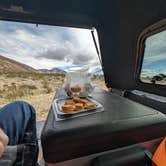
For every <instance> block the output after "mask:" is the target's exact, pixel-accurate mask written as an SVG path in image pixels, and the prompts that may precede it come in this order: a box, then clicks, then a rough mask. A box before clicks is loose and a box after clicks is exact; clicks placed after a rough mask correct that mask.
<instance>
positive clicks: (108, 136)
mask: <svg viewBox="0 0 166 166" xmlns="http://www.w3.org/2000/svg"><path fill="white" fill-rule="evenodd" d="M58 93H59V92H58ZM56 97H57V96H56ZM93 97H94V98H95V99H96V100H97V101H98V102H100V103H101V104H102V105H103V106H104V109H105V111H103V112H98V113H95V114H90V115H88V116H82V117H77V118H73V119H68V120H65V121H58V122H57V121H55V117H54V113H53V110H52V108H51V109H50V112H49V115H48V117H47V120H46V123H45V126H44V128H43V131H42V136H41V140H42V147H43V153H44V159H45V161H46V162H48V163H57V162H61V161H65V160H69V159H74V158H78V157H82V156H86V155H90V154H94V153H99V152H103V151H107V150H111V149H115V148H119V147H123V146H128V145H132V144H136V143H139V142H144V141H148V140H152V139H155V138H158V137H162V136H165V135H166V116H165V115H164V114H162V113H160V112H158V111H156V110H154V109H152V108H149V107H146V106H143V105H141V104H138V103H136V102H133V101H131V100H129V99H126V98H123V97H121V96H118V95H115V94H111V93H108V92H105V91H103V90H100V89H95V91H94V93H93Z"/></svg>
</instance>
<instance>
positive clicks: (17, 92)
mask: <svg viewBox="0 0 166 166" xmlns="http://www.w3.org/2000/svg"><path fill="white" fill-rule="evenodd" d="M36 89H37V87H36V86H35V85H27V84H24V85H16V84H15V83H11V85H6V84H4V85H3V89H1V91H0V93H1V94H3V97H4V98H6V99H8V100H10V101H11V100H15V99H18V98H20V97H23V96H27V95H33V94H34V92H33V91H34V90H36Z"/></svg>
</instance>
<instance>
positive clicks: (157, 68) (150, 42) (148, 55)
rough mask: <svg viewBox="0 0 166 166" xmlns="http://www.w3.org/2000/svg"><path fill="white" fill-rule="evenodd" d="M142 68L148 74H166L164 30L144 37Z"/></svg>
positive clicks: (165, 36) (165, 34) (165, 39)
mask: <svg viewBox="0 0 166 166" xmlns="http://www.w3.org/2000/svg"><path fill="white" fill-rule="evenodd" d="M142 70H143V72H142V73H143V74H146V75H149V76H154V75H156V74H159V73H164V74H166V31H162V32H160V33H157V34H155V35H152V36H150V37H148V38H147V39H146V41H145V52H144V60H143V66H142Z"/></svg>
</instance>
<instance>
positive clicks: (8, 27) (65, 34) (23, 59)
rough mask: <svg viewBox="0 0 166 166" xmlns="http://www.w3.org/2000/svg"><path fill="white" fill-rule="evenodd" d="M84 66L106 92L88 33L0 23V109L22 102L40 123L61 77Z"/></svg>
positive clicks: (54, 27) (84, 30)
mask: <svg viewBox="0 0 166 166" xmlns="http://www.w3.org/2000/svg"><path fill="white" fill-rule="evenodd" d="M95 37H96V38H97V32H96V31H95ZM96 41H97V39H96ZM97 45H98V43H97ZM85 66H88V67H89V72H90V74H91V76H92V83H93V84H94V85H96V86H99V87H100V88H106V87H105V83H104V80H103V72H102V68H101V65H100V61H99V58H98V55H97V52H96V48H95V44H94V40H93V37H92V33H91V30H90V29H80V28H71V27H70V28H69V27H59V26H49V25H38V26H36V24H30V23H19V22H10V21H0V107H2V106H4V105H6V104H7V103H9V102H12V101H15V100H24V101H27V102H29V103H30V104H32V105H33V106H34V107H35V109H36V111H37V120H44V119H45V118H46V116H47V113H48V111H49V108H50V106H51V102H52V100H53V98H54V96H55V93H56V89H57V88H59V87H62V84H63V80H64V76H65V74H66V73H67V72H68V71H69V70H76V69H81V68H83V67H85Z"/></svg>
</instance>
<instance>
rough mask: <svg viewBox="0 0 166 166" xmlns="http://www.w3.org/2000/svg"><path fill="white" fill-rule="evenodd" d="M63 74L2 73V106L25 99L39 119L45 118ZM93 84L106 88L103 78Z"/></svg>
mask: <svg viewBox="0 0 166 166" xmlns="http://www.w3.org/2000/svg"><path fill="white" fill-rule="evenodd" d="M63 79H64V77H63V76H56V77H54V76H51V77H49V79H48V76H47V77H46V76H43V78H40V79H39V78H34V77H28V78H21V77H6V76H5V75H0V107H2V106H4V105H6V104H7V103H10V102H12V101H15V100H23V101H27V102H28V103H30V104H32V105H33V106H34V108H35V110H36V113H37V120H38V121H39V120H45V119H46V117H47V114H48V111H49V109H50V106H51V103H52V100H53V98H54V96H55V94H56V89H57V88H59V87H62V84H63ZM93 84H94V85H95V86H98V87H100V88H102V89H104V90H106V89H107V88H106V87H105V83H104V81H102V80H94V81H93Z"/></svg>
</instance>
